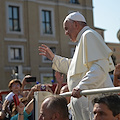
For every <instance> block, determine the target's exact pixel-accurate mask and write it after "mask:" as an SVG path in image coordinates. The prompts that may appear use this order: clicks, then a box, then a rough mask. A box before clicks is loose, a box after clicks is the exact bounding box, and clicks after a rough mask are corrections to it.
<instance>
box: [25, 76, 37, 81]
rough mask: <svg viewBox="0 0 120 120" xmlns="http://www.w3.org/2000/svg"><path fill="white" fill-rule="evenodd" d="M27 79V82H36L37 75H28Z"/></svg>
mask: <svg viewBox="0 0 120 120" xmlns="http://www.w3.org/2000/svg"><path fill="white" fill-rule="evenodd" d="M25 79H26V82H36V77H28V78H25Z"/></svg>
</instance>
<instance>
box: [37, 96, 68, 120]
mask: <svg viewBox="0 0 120 120" xmlns="http://www.w3.org/2000/svg"><path fill="white" fill-rule="evenodd" d="M68 115H69V114H68V108H67V100H66V99H65V98H64V97H61V96H49V97H48V98H46V99H45V100H44V101H43V102H42V104H41V108H40V116H39V120H69V118H68Z"/></svg>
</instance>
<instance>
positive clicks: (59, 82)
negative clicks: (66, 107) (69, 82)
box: [54, 71, 64, 94]
mask: <svg viewBox="0 0 120 120" xmlns="http://www.w3.org/2000/svg"><path fill="white" fill-rule="evenodd" d="M55 78H56V81H57V85H56V88H55V91H54V94H60V90H61V88H62V86H63V80H64V76H63V74H62V73H60V72H58V71H55Z"/></svg>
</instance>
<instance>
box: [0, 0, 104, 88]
mask: <svg viewBox="0 0 120 120" xmlns="http://www.w3.org/2000/svg"><path fill="white" fill-rule="evenodd" d="M72 11H79V12H81V13H82V14H83V15H84V16H85V18H86V21H87V24H88V25H89V26H90V27H91V28H93V29H96V31H98V32H99V33H100V34H101V35H102V36H104V30H102V29H97V28H95V27H94V21H93V5H92V0H0V58H1V60H0V78H1V80H0V81H1V84H0V89H7V88H8V87H7V85H8V83H9V81H10V80H11V79H13V78H15V77H17V78H19V79H22V78H23V77H24V76H25V75H26V74H30V75H32V76H35V77H36V78H37V81H38V82H41V83H51V80H52V79H53V74H54V71H53V70H52V68H51V64H52V62H51V61H50V60H48V59H47V58H46V57H43V56H39V51H38V47H39V45H41V44H46V45H47V46H49V47H50V48H51V49H52V51H53V52H54V53H55V54H58V55H62V56H65V57H69V58H70V57H72V55H73V52H74V46H75V44H74V43H72V42H70V41H69V38H68V37H66V36H65V34H64V30H63V25H62V23H63V20H64V18H65V16H66V15H68V14H69V13H70V12H72Z"/></svg>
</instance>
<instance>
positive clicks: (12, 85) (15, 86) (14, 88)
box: [2, 79, 23, 114]
mask: <svg viewBox="0 0 120 120" xmlns="http://www.w3.org/2000/svg"><path fill="white" fill-rule="evenodd" d="M8 87H9V89H10V91H11V92H10V93H9V94H8V95H7V96H6V97H5V101H4V102H3V106H2V110H3V111H5V112H7V113H8V114H11V113H10V110H9V104H10V102H11V101H12V100H13V96H14V94H16V95H18V97H19V98H21V97H22V95H23V94H22V92H21V87H22V84H21V82H20V80H18V79H13V80H11V81H10V82H9V84H8Z"/></svg>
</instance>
